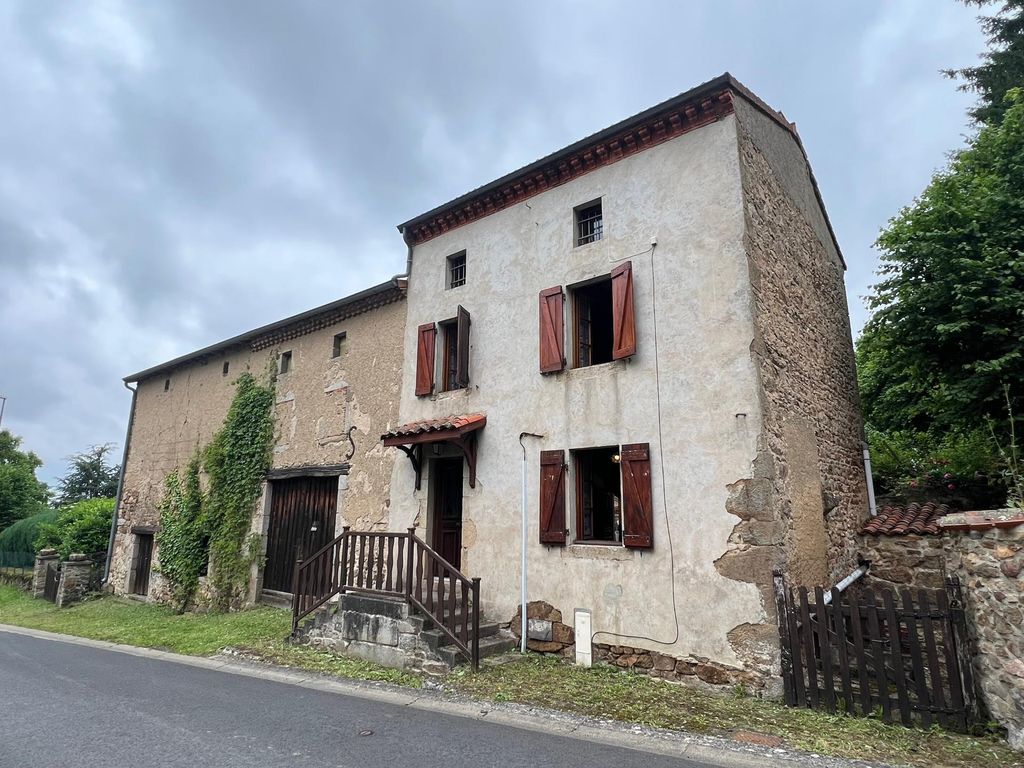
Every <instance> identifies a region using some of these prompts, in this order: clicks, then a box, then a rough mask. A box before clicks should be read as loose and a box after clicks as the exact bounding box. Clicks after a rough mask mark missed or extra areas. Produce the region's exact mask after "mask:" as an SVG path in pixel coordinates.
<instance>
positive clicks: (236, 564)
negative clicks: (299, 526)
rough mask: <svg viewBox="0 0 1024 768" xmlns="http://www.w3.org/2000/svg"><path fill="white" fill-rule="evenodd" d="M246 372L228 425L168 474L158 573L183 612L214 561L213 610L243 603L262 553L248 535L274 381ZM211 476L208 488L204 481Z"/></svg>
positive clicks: (269, 440) (266, 451)
mask: <svg viewBox="0 0 1024 768" xmlns="http://www.w3.org/2000/svg"><path fill="white" fill-rule="evenodd" d="M268 379H269V381H268V383H266V384H263V383H260V382H259V381H257V380H256V378H255V377H254V376H253V375H252V374H251V373H248V372H246V373H243V374H242V375H241V376H239V377H238V379H237V381H236V382H235V396H234V399H233V400H232V401H231V407H230V408H229V409H228V415H227V417H226V419H225V420H224V425H223V426H222V427H221V428H220V430H219V431H218V432H217V434H216V435H214V437H213V439H212V440H211V441H210V443H209V445H207V446H206V448H205V449H204V450H202V451H197V452H196V455H195V456H193V458H192V460H191V461H190V462H189V464H188V467H187V468H186V469H185V471H184V473H183V474H180V473H179V472H177V471H175V472H172V473H171V474H170V475H168V476H167V479H166V481H165V482H166V487H165V493H164V499H163V502H162V503H161V507H160V533H159V534H158V536H157V542H158V543H159V545H160V550H159V561H160V572H161V573H162V574H163V576H164V577H165V578H166V579H167V581H168V583H169V584H170V586H171V594H172V599H173V601H174V603H175V606H176V608H177V610H178V611H179V612H184V611H185V610H187V608H188V606H189V604H190V603H191V602H192V600H193V599H194V598H195V594H196V590H197V589H198V586H199V577H200V574H201V573H202V571H203V567H204V566H205V565H206V563H207V562H209V577H208V582H209V586H210V588H211V589H210V592H211V598H212V606H211V607H212V608H213V609H214V610H221V611H226V610H229V609H231V608H232V607H235V606H237V605H238V604H239V603H240V602H241V600H242V597H243V595H244V592H245V588H246V586H247V585H248V583H249V569H250V567H251V566H252V564H253V562H255V560H256V558H257V557H258V555H259V536H258V535H254V536H248V532H249V526H250V523H251V520H252V513H253V510H254V509H255V506H256V501H257V499H258V498H259V494H260V488H261V486H262V484H263V479H264V478H265V477H266V474H267V470H268V469H269V468H270V461H271V446H272V445H273V439H274V419H273V410H272V409H273V405H274V381H273V377H272V376H271V375H268ZM200 469H201V470H202V473H203V474H204V475H205V480H206V491H205V492H204V491H203V489H202V485H201V483H200Z"/></svg>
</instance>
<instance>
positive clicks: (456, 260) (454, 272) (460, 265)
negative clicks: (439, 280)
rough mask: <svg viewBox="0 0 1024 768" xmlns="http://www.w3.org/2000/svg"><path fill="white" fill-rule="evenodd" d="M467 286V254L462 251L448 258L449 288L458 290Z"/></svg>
mask: <svg viewBox="0 0 1024 768" xmlns="http://www.w3.org/2000/svg"><path fill="white" fill-rule="evenodd" d="M465 284H466V252H465V251H461V252H459V253H454V254H452V255H451V256H449V257H448V287H449V288H458V287H459V286H461V285H465Z"/></svg>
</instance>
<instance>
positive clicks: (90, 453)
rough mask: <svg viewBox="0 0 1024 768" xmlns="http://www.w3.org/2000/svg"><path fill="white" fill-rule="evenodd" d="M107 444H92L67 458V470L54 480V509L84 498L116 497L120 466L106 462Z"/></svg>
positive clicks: (110, 447) (111, 446)
mask: <svg viewBox="0 0 1024 768" xmlns="http://www.w3.org/2000/svg"><path fill="white" fill-rule="evenodd" d="M113 448H114V446H113V445H111V444H110V443H105V444H103V445H94V446H92V447H91V448H90V449H89V450H87V451H82V452H81V453H76V454H74V455H73V456H71V457H69V459H68V461H70V462H71V468H70V469H69V470H68V472H67V474H66V475H64V477H62V478H61V479H60V480H58V481H57V506H58V507H66V506H69V505H71V504H75V503H77V502H79V501H83V500H85V499H109V498H113V497H114V496H116V495H117V480H118V476H119V475H120V473H121V467H120V466H118V465H116V464H108V463H107V454H108V453H110V451H111V450H113Z"/></svg>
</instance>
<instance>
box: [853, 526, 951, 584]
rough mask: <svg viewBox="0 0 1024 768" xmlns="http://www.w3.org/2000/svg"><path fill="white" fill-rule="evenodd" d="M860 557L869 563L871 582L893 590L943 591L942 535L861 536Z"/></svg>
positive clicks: (944, 567) (944, 572)
mask: <svg viewBox="0 0 1024 768" xmlns="http://www.w3.org/2000/svg"><path fill="white" fill-rule="evenodd" d="M860 542H861V545H862V546H861V549H860V554H861V557H862V558H863V559H864V560H869V561H870V562H871V581H872V582H873V583H876V584H878V585H879V586H884V587H889V588H890V589H896V588H898V587H912V588H914V589H943V588H944V587H945V583H946V582H945V580H946V565H945V553H944V550H945V546H946V545H945V541H944V539H943V538H942V537H941V536H915V535H907V536H874V535H863V534H862V535H861V537H860Z"/></svg>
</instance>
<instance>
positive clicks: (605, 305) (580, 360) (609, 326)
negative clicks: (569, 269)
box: [541, 261, 636, 372]
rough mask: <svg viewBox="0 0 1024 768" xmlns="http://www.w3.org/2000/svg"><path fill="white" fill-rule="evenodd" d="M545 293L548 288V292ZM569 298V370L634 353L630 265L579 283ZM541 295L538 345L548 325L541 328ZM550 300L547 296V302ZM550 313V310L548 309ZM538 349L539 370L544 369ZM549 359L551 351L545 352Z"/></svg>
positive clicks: (543, 361)
mask: <svg viewBox="0 0 1024 768" xmlns="http://www.w3.org/2000/svg"><path fill="white" fill-rule="evenodd" d="M548 290H549V291H550V290H552V289H548ZM569 291H570V296H571V298H572V340H573V367H575V368H585V367H587V366H589V365H600V364H601V363H610V362H611V361H612V360H622V359H625V358H627V357H632V356H633V355H635V354H636V312H635V309H634V305H633V264H632V262H629V261H627V262H625V263H623V264H620V265H619V266H617V267H616V268H615V269H613V270H612V271H611V274H609V275H607V276H605V277H599V278H596V279H594V280H589V281H587V282H585V283H579V284H578V285H575V286H572V287H571V288H570V289H569ZM545 293H546V292H544V293H542V294H541V343H542V345H543V343H544V337H545V331H548V334H547V335H549V336H551V335H553V334H552V332H551V330H550V329H551V325H552V324H551V322H550V320H548V322H547V325H545V320H546V318H545V305H544V301H545ZM552 298H554V297H548V300H549V301H550V300H551V299H552ZM559 308H560V305H559ZM548 309H549V313H550V307H548ZM544 354H545V348H544V347H543V346H542V347H541V370H542V371H545V372H546V371H547V370H557V369H555V368H550V369H545V367H544V366H545V359H544ZM548 354H549V356H551V357H553V356H554V354H555V353H554V352H553V351H550V350H549V351H548Z"/></svg>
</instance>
